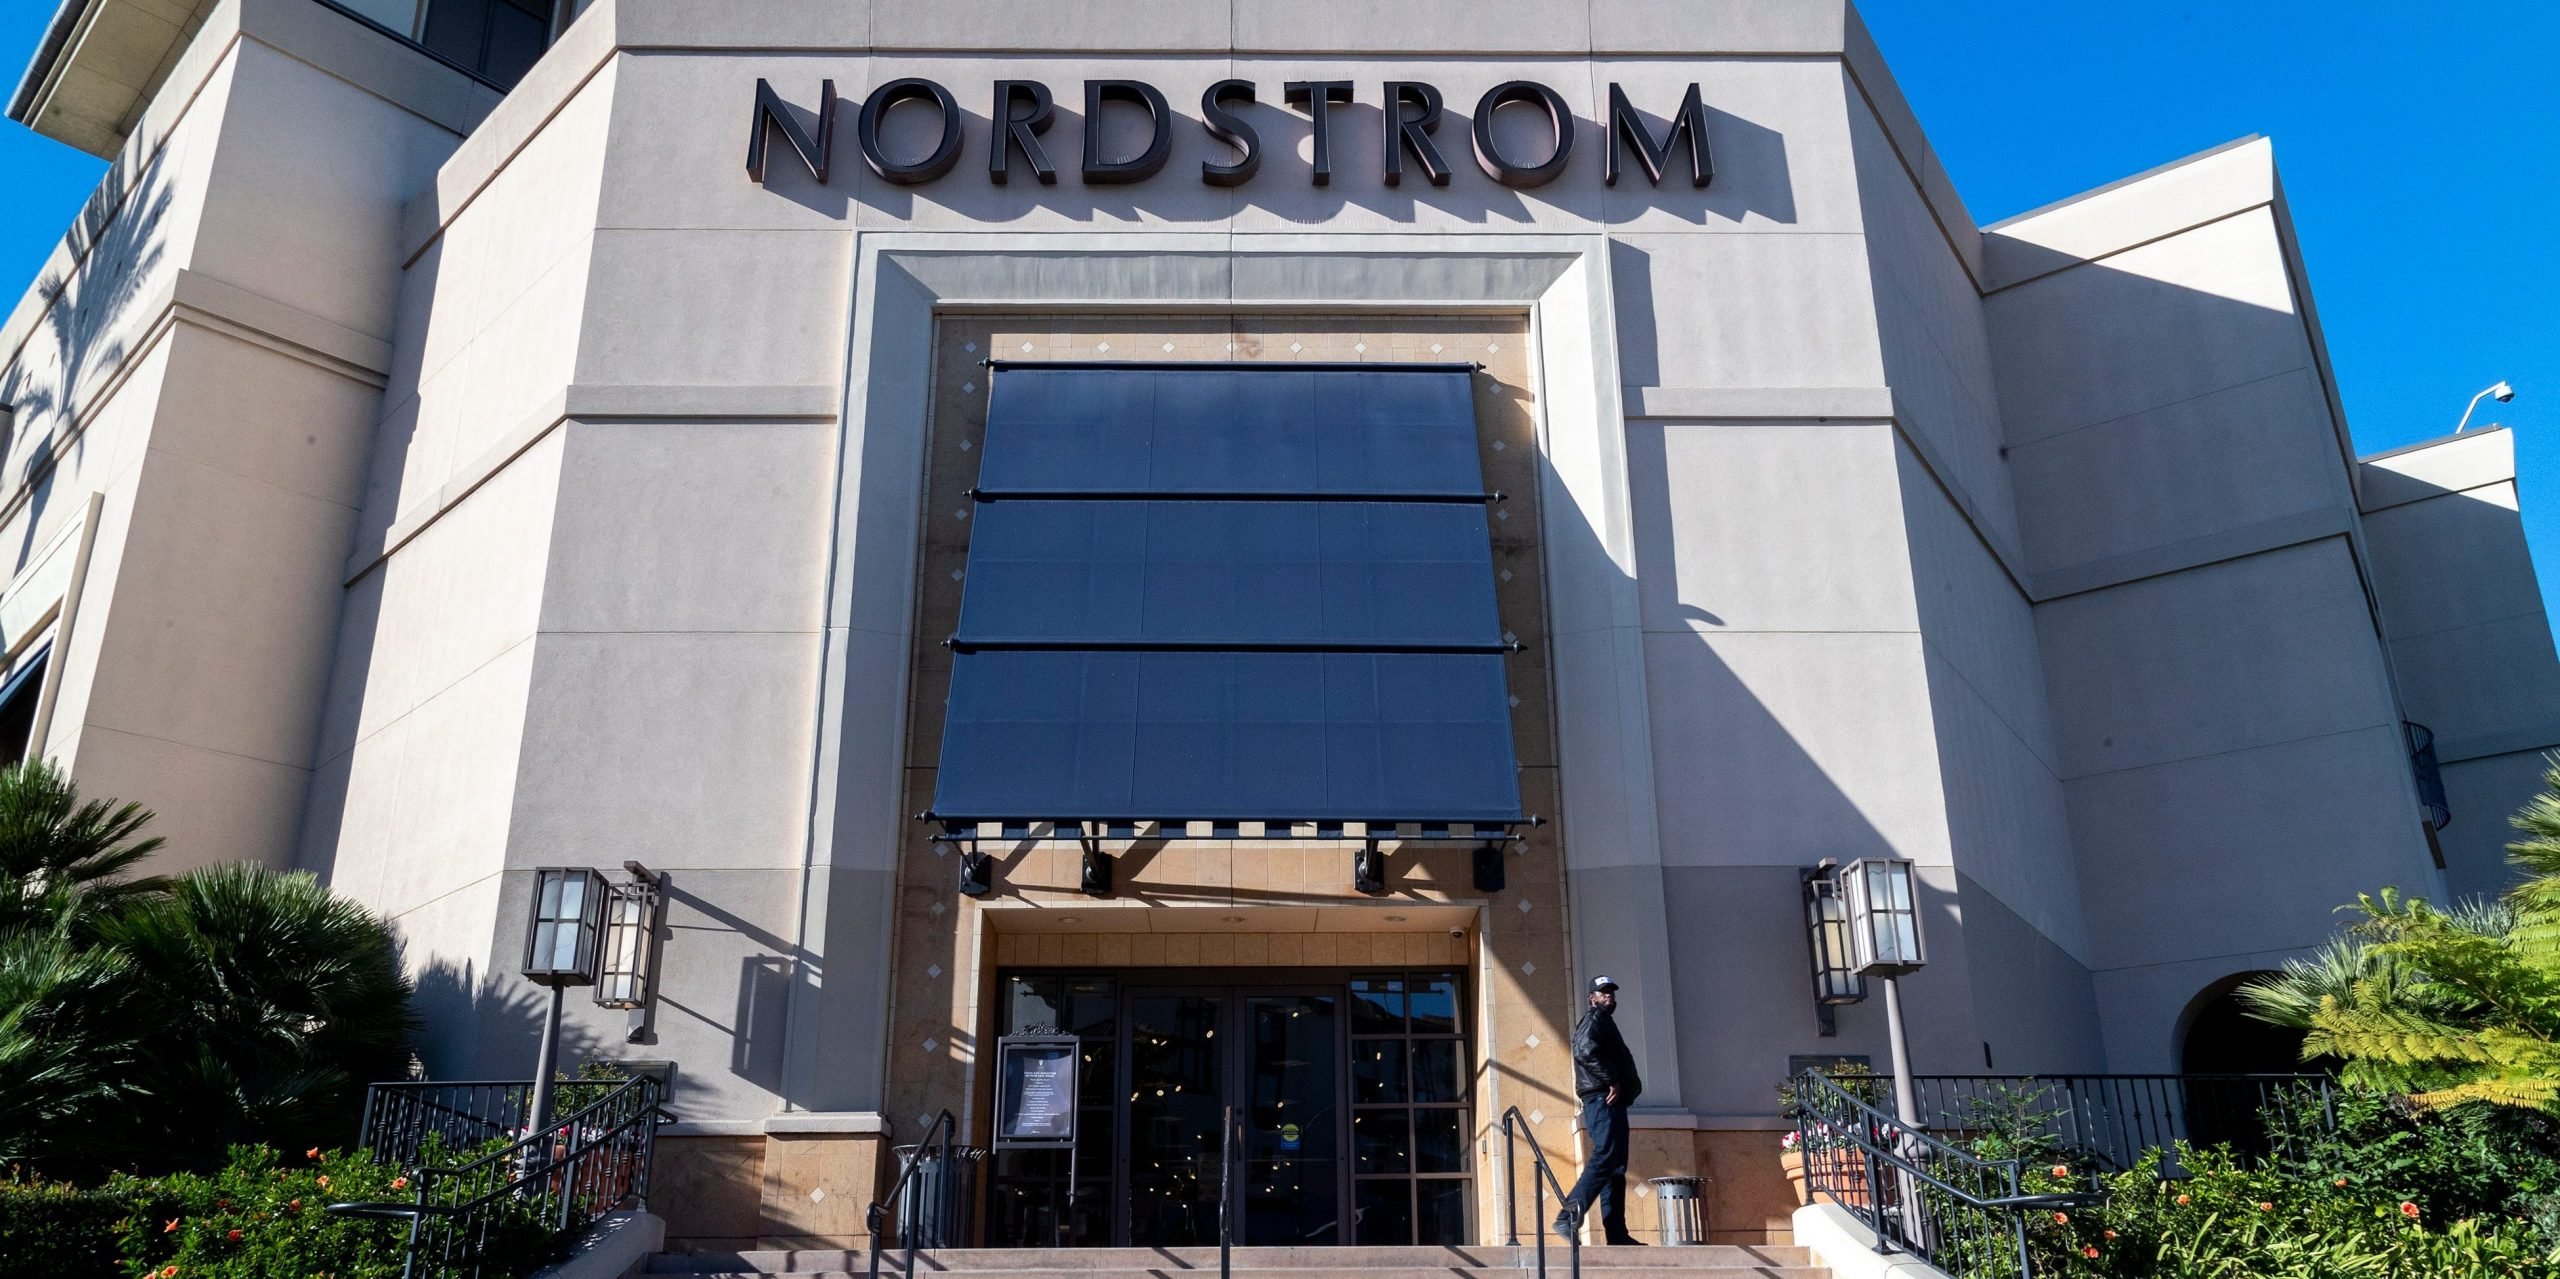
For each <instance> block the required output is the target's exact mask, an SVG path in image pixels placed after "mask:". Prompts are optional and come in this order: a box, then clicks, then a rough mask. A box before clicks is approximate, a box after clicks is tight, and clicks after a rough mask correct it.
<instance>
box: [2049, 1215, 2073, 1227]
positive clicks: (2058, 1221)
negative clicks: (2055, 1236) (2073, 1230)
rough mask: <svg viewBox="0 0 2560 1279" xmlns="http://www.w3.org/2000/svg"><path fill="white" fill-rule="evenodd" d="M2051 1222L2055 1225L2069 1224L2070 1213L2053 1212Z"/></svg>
mask: <svg viewBox="0 0 2560 1279" xmlns="http://www.w3.org/2000/svg"><path fill="white" fill-rule="evenodd" d="M2053 1224H2055V1225H2057V1226H2067V1225H2070V1224H2071V1214H2070V1213H2067V1212H2057V1213H2055V1214H2053Z"/></svg>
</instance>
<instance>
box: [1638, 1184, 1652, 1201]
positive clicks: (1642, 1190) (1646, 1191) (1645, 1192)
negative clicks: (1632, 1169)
mask: <svg viewBox="0 0 2560 1279" xmlns="http://www.w3.org/2000/svg"><path fill="white" fill-rule="evenodd" d="M1635 1191H1636V1198H1638V1199H1651V1198H1653V1187H1651V1186H1638V1187H1636V1188H1635Z"/></svg>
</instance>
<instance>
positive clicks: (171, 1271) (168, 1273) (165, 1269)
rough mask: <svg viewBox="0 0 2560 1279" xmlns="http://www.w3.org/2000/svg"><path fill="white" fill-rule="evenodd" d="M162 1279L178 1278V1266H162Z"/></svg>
mask: <svg viewBox="0 0 2560 1279" xmlns="http://www.w3.org/2000/svg"><path fill="white" fill-rule="evenodd" d="M160 1279H178V1268H177V1267H176V1266H162V1267H160Z"/></svg>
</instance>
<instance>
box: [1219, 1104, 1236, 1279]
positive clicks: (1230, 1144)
mask: <svg viewBox="0 0 2560 1279" xmlns="http://www.w3.org/2000/svg"><path fill="white" fill-rule="evenodd" d="M1235 1146H1236V1108H1235V1107H1234V1106H1229V1107H1227V1111H1226V1121H1225V1126H1224V1127H1222V1128H1220V1129H1219V1130H1218V1279H1235V1259H1234V1256H1233V1255H1232V1254H1233V1253H1234V1251H1235V1242H1236V1232H1235V1225H1234V1221H1233V1218H1234V1214H1235V1202H1236V1196H1235V1173H1236V1149H1235Z"/></svg>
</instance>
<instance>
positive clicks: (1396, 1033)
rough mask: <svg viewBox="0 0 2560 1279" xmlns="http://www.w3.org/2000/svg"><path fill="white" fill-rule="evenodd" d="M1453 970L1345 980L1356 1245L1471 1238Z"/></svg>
mask: <svg viewBox="0 0 2560 1279" xmlns="http://www.w3.org/2000/svg"><path fill="white" fill-rule="evenodd" d="M1463 990H1464V988H1463V987H1462V986H1461V984H1460V983H1459V980H1458V974H1456V973H1453V972H1404V973H1361V974H1358V975H1355V976H1354V977H1352V979H1351V1009H1352V1018H1351V1147H1352V1149H1351V1155H1352V1160H1351V1163H1352V1167H1351V1173H1352V1177H1353V1181H1354V1185H1355V1187H1356V1189H1355V1193H1354V1194H1353V1196H1352V1202H1353V1204H1354V1206H1355V1207H1356V1208H1357V1209H1358V1211H1359V1214H1360V1217H1359V1228H1358V1230H1357V1231H1356V1232H1355V1233H1356V1235H1357V1237H1358V1242H1360V1243H1364V1244H1458V1243H1465V1242H1466V1241H1467V1204H1468V1202H1469V1200H1470V1199H1471V1198H1472V1193H1471V1191H1472V1166H1473V1164H1472V1160H1471V1159H1470V1157H1469V1155H1470V1151H1471V1150H1472V1148H1473V1146H1474V1144H1475V1143H1474V1133H1475V1125H1474V1110H1473V1108H1472V1107H1471V1106H1470V1105H1469V1101H1470V1098H1471V1089H1470V1088H1469V1083H1470V1080H1469V1078H1468V1075H1469V1071H1468V1069H1467V1047H1466V1044H1467V1041H1466V1038H1465V1035H1466V1025H1467V1021H1466V1016H1465V1010H1464V1007H1463V1005H1462V1003H1461V1002H1460V1001H1461V1000H1462V999H1463V998H1464V995H1463Z"/></svg>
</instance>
